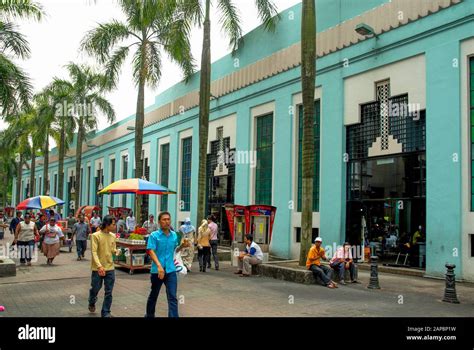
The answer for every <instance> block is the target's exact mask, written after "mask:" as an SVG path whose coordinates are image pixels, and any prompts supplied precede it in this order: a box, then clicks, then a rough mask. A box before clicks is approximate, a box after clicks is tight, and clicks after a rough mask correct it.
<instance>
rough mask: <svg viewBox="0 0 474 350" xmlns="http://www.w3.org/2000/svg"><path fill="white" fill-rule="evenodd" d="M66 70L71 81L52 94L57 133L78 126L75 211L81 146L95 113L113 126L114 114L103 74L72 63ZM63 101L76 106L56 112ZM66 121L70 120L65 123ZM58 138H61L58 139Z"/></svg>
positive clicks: (108, 83)
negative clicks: (104, 117) (106, 95)
mask: <svg viewBox="0 0 474 350" xmlns="http://www.w3.org/2000/svg"><path fill="white" fill-rule="evenodd" d="M66 68H67V70H68V72H69V76H70V81H66V80H63V81H60V82H57V84H61V85H62V87H61V89H63V91H62V92H58V89H59V88H58V87H57V86H56V87H54V89H56V90H55V91H56V92H58V95H57V96H56V97H57V98H56V99H55V107H56V111H55V115H56V118H58V120H59V125H60V130H61V128H62V129H63V131H64V130H67V129H65V128H66V127H67V126H68V125H70V124H69V123H71V122H74V123H75V125H76V127H77V139H76V181H75V183H74V191H75V193H76V198H75V208H76V209H77V208H79V195H80V193H81V192H80V191H81V181H80V174H81V161H82V146H83V143H84V142H87V133H88V132H89V131H91V130H94V129H96V128H97V117H98V112H100V113H102V114H104V115H105V116H106V117H107V121H108V122H109V123H113V122H114V121H115V111H114V109H113V107H112V105H111V104H110V102H109V101H108V100H107V99H106V98H105V97H104V94H105V93H106V92H107V91H110V88H111V86H112V85H111V84H110V82H109V81H108V78H107V77H106V76H105V75H103V74H99V73H97V72H96V71H95V70H94V69H92V68H91V67H88V66H85V65H78V64H75V63H70V64H68V65H67V66H66ZM64 94H67V97H65V96H64ZM64 99H66V101H69V102H71V103H72V105H73V106H75V107H74V108H73V109H71V110H70V109H69V108H66V110H62V111H60V112H58V111H59V110H60V109H58V107H59V106H61V102H62V101H64ZM68 118H69V119H73V120H70V121H66V119H68ZM60 138H61V136H59V139H60ZM66 141H67V136H65V142H64V144H66V143H67V142H66ZM60 144H61V142H60ZM65 147H66V146H65ZM64 149H65V148H64ZM61 152H65V151H61ZM63 157H64V156H63ZM61 187H62V186H60V188H61Z"/></svg>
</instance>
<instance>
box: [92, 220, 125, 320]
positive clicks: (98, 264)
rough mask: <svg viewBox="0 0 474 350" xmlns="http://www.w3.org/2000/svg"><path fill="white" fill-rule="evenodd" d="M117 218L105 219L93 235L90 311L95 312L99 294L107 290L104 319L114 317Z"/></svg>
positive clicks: (103, 312) (103, 309) (103, 310)
mask: <svg viewBox="0 0 474 350" xmlns="http://www.w3.org/2000/svg"><path fill="white" fill-rule="evenodd" d="M115 231H116V227H115V218H114V217H113V216H111V215H107V216H105V217H104V220H103V221H102V223H101V225H100V227H99V230H98V231H97V232H95V233H94V234H92V235H91V250H92V262H91V269H92V276H91V289H90V291H89V311H90V312H95V303H96V302H97V294H98V293H99V291H100V289H101V288H102V283H103V284H104V286H105V287H104V288H105V296H104V302H103V304H102V312H101V315H102V317H112V316H111V314H110V307H111V306H112V290H113V288H114V283H115V265H114V261H113V254H116V255H119V254H120V251H117V248H116V245H115V240H116V237H115Z"/></svg>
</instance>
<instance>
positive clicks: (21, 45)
mask: <svg viewBox="0 0 474 350" xmlns="http://www.w3.org/2000/svg"><path fill="white" fill-rule="evenodd" d="M17 29H18V27H17V26H16V25H15V24H13V23H9V22H0V51H1V52H6V51H10V52H12V53H13V54H14V55H15V56H16V57H19V58H22V59H24V58H28V57H30V48H29V44H28V41H27V40H26V38H25V36H24V35H23V34H21V33H20V32H18V31H17Z"/></svg>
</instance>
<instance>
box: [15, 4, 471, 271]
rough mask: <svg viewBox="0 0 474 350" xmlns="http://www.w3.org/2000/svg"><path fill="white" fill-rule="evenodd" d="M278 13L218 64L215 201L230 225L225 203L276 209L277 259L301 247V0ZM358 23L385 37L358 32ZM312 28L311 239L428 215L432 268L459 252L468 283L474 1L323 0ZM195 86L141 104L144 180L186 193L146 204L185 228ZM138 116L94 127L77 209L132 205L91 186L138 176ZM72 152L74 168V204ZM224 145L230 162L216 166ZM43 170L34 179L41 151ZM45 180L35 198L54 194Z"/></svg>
mask: <svg viewBox="0 0 474 350" xmlns="http://www.w3.org/2000/svg"><path fill="white" fill-rule="evenodd" d="M280 16H281V19H280V21H279V24H278V26H277V29H276V31H275V32H274V33H268V32H265V31H263V29H262V28H261V27H259V28H256V29H255V30H254V31H252V32H250V33H249V34H247V35H246V36H245V37H244V44H243V45H240V48H239V50H238V51H237V52H236V54H235V55H228V56H225V57H223V58H222V59H220V60H218V61H216V62H214V63H213V65H212V82H213V83H212V95H213V99H212V101H211V114H210V129H209V145H208V146H209V151H208V154H209V156H208V157H209V158H208V160H209V162H208V163H209V164H210V165H209V184H208V196H207V197H208V211H209V212H215V213H216V214H217V215H220V216H221V219H222V225H226V219H225V217H224V215H223V212H222V211H220V212H219V207H221V205H222V204H223V203H224V202H231V203H235V204H241V205H249V204H270V205H273V206H275V207H277V208H278V209H277V214H276V217H275V222H274V228H273V236H272V241H271V244H270V253H271V254H272V255H275V256H278V257H283V258H288V259H290V258H297V257H298V254H299V240H300V229H299V228H300V227H301V213H300V212H299V206H300V204H299V202H300V199H299V198H298V197H299V196H300V190H299V188H300V185H299V181H298V178H299V175H298V174H299V163H300V147H299V141H300V140H299V138H300V136H299V135H300V128H299V125H300V122H299V120H300V111H301V107H300V105H301V103H302V98H301V82H300V52H299V50H300V43H299V42H300V19H301V4H298V5H295V6H294V7H292V8H289V9H287V10H285V11H283V12H282V13H281V14H280ZM361 23H364V24H367V25H369V26H370V27H371V28H372V29H373V31H374V33H375V35H367V36H364V35H361V34H359V33H358V32H356V30H355V29H356V26H357V25H359V24H361ZM317 31H318V39H317V51H318V59H317V78H316V91H315V99H316V101H315V103H316V104H317V108H316V110H317V111H318V112H317V118H316V120H317V123H316V124H317V125H316V126H315V127H316V129H315V130H316V131H317V135H316V136H317V138H316V140H315V144H316V145H317V148H316V149H317V154H316V156H315V163H316V166H315V169H316V170H317V176H316V180H315V181H316V182H315V184H316V188H315V197H316V200H315V203H314V208H315V211H314V213H313V227H314V235H320V236H321V237H322V238H323V240H324V244H325V245H328V246H333V245H339V244H341V243H342V242H344V241H345V240H349V241H351V243H354V244H361V242H362V241H363V239H362V237H363V236H364V234H365V235H368V236H369V237H367V238H368V240H370V239H371V238H374V239H376V238H377V237H376V236H377V234H376V230H377V229H378V228H377V225H382V222H385V223H387V222H388V223H393V225H396V226H398V228H399V231H400V232H399V235H402V233H404V232H402V231H406V233H407V235H411V234H413V233H414V231H416V230H417V227H418V226H419V225H421V226H423V228H424V230H425V231H426V244H425V246H424V248H423V249H424V250H425V251H426V255H425V258H424V259H423V261H422V262H421V261H420V267H422V268H424V269H425V271H426V275H428V276H434V277H442V276H443V275H444V273H445V270H446V269H445V266H444V265H445V263H447V262H449V263H454V264H455V265H456V266H457V268H456V274H457V276H458V278H462V279H465V280H474V238H473V236H474V212H473V210H474V207H473V205H472V201H473V195H472V194H473V193H474V192H473V189H472V187H473V184H474V182H472V181H471V180H472V179H473V177H472V167H473V166H474V158H473V155H472V153H473V148H472V145H474V144H473V143H472V140H473V136H474V135H471V133H472V131H471V130H474V129H471V128H472V127H474V113H473V112H472V106H473V104H474V93H473V92H472V91H474V87H473V85H472V81H471V80H472V77H473V73H474V68H473V67H474V63H473V62H474V61H473V59H472V58H471V57H472V56H474V0H431V1H424V0H419V1H418V0H414V1H413V0H412V1H408V0H392V1H388V0H364V1H360V0H317ZM198 88H199V75H198V74H196V75H195V76H194V77H193V78H192V79H191V80H190V81H189V82H188V83H186V84H185V83H184V82H183V83H179V84H177V85H175V86H173V87H172V88H170V89H168V90H167V91H165V92H163V93H162V94H160V95H159V96H157V97H156V100H155V103H154V104H153V105H152V106H149V107H148V108H147V109H146V122H145V125H146V128H145V133H144V150H143V151H144V152H143V153H144V159H145V160H146V167H147V168H146V175H147V178H148V179H149V180H150V181H153V182H157V183H161V184H164V185H167V186H168V187H169V188H171V189H173V190H176V191H177V192H178V193H177V195H176V196H168V198H167V200H162V199H161V198H159V197H154V196H150V197H149V198H148V204H147V205H148V212H149V213H153V214H155V215H156V214H157V213H159V212H160V211H161V210H163V209H166V210H168V211H170V213H171V214H172V218H173V224H174V225H175V226H178V225H179V223H180V222H181V221H183V220H184V218H185V217H188V216H189V217H191V219H192V221H193V222H194V223H197V222H200V219H202V218H197V217H196V209H197V169H198V161H199V159H198V149H199V143H198V106H197V105H198ZM130 103H135V100H134V99H131V100H130ZM393 106H395V108H392V107H393ZM399 107H406V110H404V111H402V112H399V111H398V110H397V111H395V109H396V108H399ZM133 125H134V116H130V117H128V118H126V119H124V120H122V121H120V122H118V123H116V124H114V125H112V126H110V127H108V128H107V129H105V130H102V131H100V132H97V133H94V134H91V135H89V139H88V144H89V145H93V146H94V147H88V146H87V145H84V148H83V151H84V154H83V162H82V163H83V171H82V175H81V177H82V180H81V181H82V186H81V187H82V191H81V194H80V196H81V203H82V204H83V205H86V204H96V203H98V204H101V205H102V207H103V208H104V209H103V211H104V214H105V213H106V212H107V210H106V207H107V206H115V207H117V206H126V207H132V206H133V197H132V196H116V197H114V199H113V202H111V200H112V199H111V198H112V197H109V196H105V197H104V198H103V199H99V198H96V195H95V193H96V191H97V188H98V186H99V184H102V185H103V186H106V185H107V184H109V183H110V182H111V181H112V180H118V179H120V178H125V177H127V178H131V177H133V164H134V159H133V157H134V154H135V152H134V134H133V131H131V130H127V127H131V126H133ZM74 148H75V146H74V145H72V147H71V151H70V152H69V153H68V156H69V158H67V159H66V162H65V178H66V183H65V184H64V193H65V197H66V198H64V199H65V200H66V202H67V203H68V204H69V201H70V200H71V199H72V196H73V194H71V191H70V189H71V185H72V181H73V178H74V175H75V174H74V170H75V169H74V168H75V163H74V161H75V160H74ZM219 151H221V152H223V153H219ZM218 153H219V154H220V155H222V154H227V155H229V154H231V155H234V159H233V161H231V160H229V158H228V157H227V158H226V157H224V158H225V159H224V161H219V160H218V159H219V157H216V154H218ZM51 154H52V155H51V160H50V165H49V173H50V175H49V176H50V188H49V189H48V190H49V193H50V194H55V193H57V180H56V177H57V151H56V150H53V151H52V152H51ZM36 169H37V175H36V177H37V178H38V181H39V178H40V177H41V176H42V174H43V170H42V166H41V160H39V163H38V165H37V168H36ZM29 178H30V174H29V172H28V170H27V169H25V170H24V172H23V179H22V189H21V198H14V202H15V203H17V202H19V201H20V200H21V199H24V198H25V196H26V195H28V194H29V193H28V183H29ZM38 183H39V184H41V181H39V182H38ZM38 187H39V186H38V185H37V186H36V188H37V191H36V192H37V193H36V194H39V193H46V191H44V189H40V188H38ZM15 192H16V191H15V188H14V189H13V193H15ZM98 201H102V202H98ZM380 220H381V221H380ZM364 232H365V233H364ZM374 232H375V233H374ZM374 247H375V246H374Z"/></svg>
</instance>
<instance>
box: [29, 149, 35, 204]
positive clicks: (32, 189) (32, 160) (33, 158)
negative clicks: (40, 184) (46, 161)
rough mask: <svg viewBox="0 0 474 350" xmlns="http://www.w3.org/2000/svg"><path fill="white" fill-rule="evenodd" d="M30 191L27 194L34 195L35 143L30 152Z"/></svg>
mask: <svg viewBox="0 0 474 350" xmlns="http://www.w3.org/2000/svg"><path fill="white" fill-rule="evenodd" d="M30 172H31V173H30V193H29V196H30V197H33V196H34V195H35V172H36V145H35V144H33V147H32V152H31V167H30Z"/></svg>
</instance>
